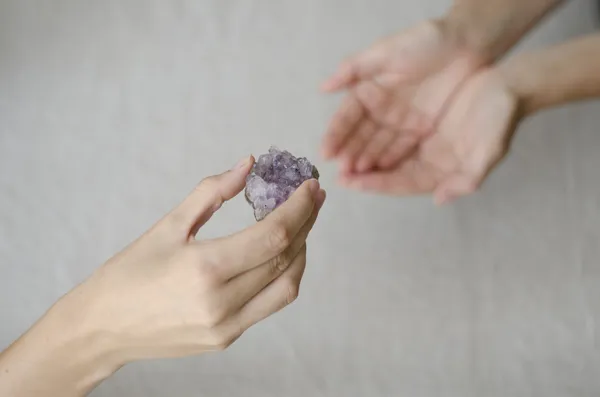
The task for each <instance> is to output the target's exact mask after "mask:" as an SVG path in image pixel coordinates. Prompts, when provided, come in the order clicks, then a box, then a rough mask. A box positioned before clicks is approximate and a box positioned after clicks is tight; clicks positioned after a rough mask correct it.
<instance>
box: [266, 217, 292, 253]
mask: <svg viewBox="0 0 600 397" xmlns="http://www.w3.org/2000/svg"><path fill="white" fill-rule="evenodd" d="M290 241H291V236H290V232H289V231H288V229H287V228H286V227H285V226H284V225H283V224H282V223H276V224H275V225H274V226H273V228H272V229H271V231H270V232H269V236H268V244H269V248H271V249H272V250H274V251H281V250H283V249H285V248H286V247H287V246H288V245H290Z"/></svg>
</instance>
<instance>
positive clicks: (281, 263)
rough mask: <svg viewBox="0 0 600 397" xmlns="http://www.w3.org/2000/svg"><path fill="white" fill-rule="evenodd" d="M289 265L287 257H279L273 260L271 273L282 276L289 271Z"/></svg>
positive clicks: (283, 255) (282, 255)
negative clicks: (286, 270)
mask: <svg viewBox="0 0 600 397" xmlns="http://www.w3.org/2000/svg"><path fill="white" fill-rule="evenodd" d="M288 265H289V260H288V257H287V255H285V254H281V255H277V256H276V257H275V258H273V259H271V272H272V273H273V274H275V275H277V274H281V273H283V272H284V271H285V269H287V267H288Z"/></svg>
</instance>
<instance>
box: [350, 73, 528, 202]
mask: <svg viewBox="0 0 600 397" xmlns="http://www.w3.org/2000/svg"><path fill="white" fill-rule="evenodd" d="M518 110H519V107H518V101H517V98H516V96H515V95H514V94H513V93H512V92H511V91H510V90H509V89H508V88H507V86H506V85H505V83H504V81H503V79H502V76H500V75H499V73H498V72H497V71H495V70H493V69H492V70H484V71H482V72H480V73H478V74H476V75H475V76H473V77H472V78H470V79H469V80H468V81H467V82H466V83H465V84H464V85H463V86H462V88H461V89H460V91H459V92H458V93H457V94H456V96H455V97H454V98H453V100H452V103H451V104H450V105H449V107H448V109H447V110H446V111H445V112H444V115H443V117H442V118H441V119H440V121H439V125H438V126H437V128H436V131H435V133H434V134H433V135H432V136H431V137H429V138H428V139H426V140H425V141H424V142H423V143H422V144H421V145H419V147H418V148H417V149H416V150H415V151H414V152H413V153H411V154H410V155H409V156H408V157H406V158H405V159H404V160H402V161H401V162H400V163H399V164H398V165H397V166H395V167H394V168H393V169H391V170H385V171H384V170H381V171H373V172H368V173H350V174H347V175H345V176H342V179H341V182H342V184H344V185H346V186H348V187H351V188H357V189H360V190H369V191H376V192H379V193H387V194H395V195H413V194H425V193H433V194H434V197H435V200H436V201H437V202H438V203H445V202H448V201H451V200H453V199H456V198H458V197H460V196H464V195H467V194H470V193H472V192H474V191H475V190H476V189H477V188H478V187H479V186H480V185H481V183H482V181H483V180H484V178H485V177H486V176H487V175H488V174H489V173H490V171H491V170H492V169H493V168H494V166H495V165H496V164H497V163H498V162H499V161H500V160H501V159H502V158H503V157H504V155H505V153H506V151H507V149H508V145H509V142H510V139H511V137H512V135H513V132H514V128H515V126H516V122H517V121H518V116H519V113H518Z"/></svg>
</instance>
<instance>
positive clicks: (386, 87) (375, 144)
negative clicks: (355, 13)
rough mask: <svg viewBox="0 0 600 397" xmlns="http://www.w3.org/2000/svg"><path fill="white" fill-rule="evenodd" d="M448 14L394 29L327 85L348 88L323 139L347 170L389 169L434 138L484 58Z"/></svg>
mask: <svg viewBox="0 0 600 397" xmlns="http://www.w3.org/2000/svg"><path fill="white" fill-rule="evenodd" d="M459 41H460V40H459V39H458V38H457V35H455V34H454V33H453V32H452V29H451V28H450V27H449V25H448V24H446V23H444V22H443V21H430V22H426V23H424V24H422V25H419V26H417V27H415V28H412V29H410V30H408V31H406V32H403V33H400V34H398V35H395V36H391V37H389V38H386V39H384V40H382V41H381V42H379V43H377V44H375V45H374V46H372V47H371V48H370V49H368V50H366V51H364V52H362V53H359V54H357V55H355V56H353V57H351V58H350V59H348V60H347V61H345V62H343V63H342V65H341V66H340V67H339V69H338V71H337V72H336V73H335V74H334V75H333V76H332V77H331V78H330V79H329V80H328V81H327V82H325V83H324V85H323V87H322V88H323V90H324V91H326V92H335V91H339V90H343V89H344V90H347V91H348V92H347V95H346V97H345V99H344V100H343V102H342V104H341V105H340V108H339V110H338V111H337V112H336V114H335V115H334V116H333V118H332V120H331V122H330V125H329V128H328V130H327V132H326V134H325V137H324V140H323V143H322V154H323V156H324V157H325V158H328V159H332V158H336V159H338V160H339V161H340V167H341V173H342V174H344V173H348V172H365V171H370V170H372V169H373V168H379V169H388V168H391V167H393V166H394V165H396V164H397V163H398V162H399V161H400V160H401V159H402V158H403V157H404V156H406V155H407V154H408V153H410V152H411V151H412V150H413V149H414V148H415V147H416V146H417V145H418V144H419V143H420V142H422V141H423V140H424V139H425V138H427V137H429V136H430V135H431V133H432V132H433V129H434V127H435V125H436V124H437V122H438V121H439V119H440V117H441V115H442V113H443V111H444V109H445V107H446V106H447V105H448V103H449V100H450V99H451V97H452V95H453V94H454V93H455V92H456V91H457V89H458V88H459V87H460V85H461V84H462V83H463V82H464V81H465V80H466V79H467V78H468V77H470V76H472V75H473V74H474V73H475V72H476V70H477V69H478V68H479V67H480V66H481V65H482V63H483V61H482V60H481V59H479V58H478V57H477V56H475V55H474V54H472V53H470V52H469V51H466V50H465V49H464V46H461V44H460V42H459Z"/></svg>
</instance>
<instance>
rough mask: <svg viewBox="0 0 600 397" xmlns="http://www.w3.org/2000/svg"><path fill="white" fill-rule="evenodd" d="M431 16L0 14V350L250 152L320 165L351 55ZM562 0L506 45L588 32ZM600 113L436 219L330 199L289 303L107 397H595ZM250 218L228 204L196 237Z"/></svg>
mask: <svg viewBox="0 0 600 397" xmlns="http://www.w3.org/2000/svg"><path fill="white" fill-rule="evenodd" d="M446 6H447V1H442V0H427V1H408V0H402V1H400V0H296V1H293V0H279V1H271V0H212V1H209V0H202V1H201V0H196V1H193V0H172V1H166V0H165V1H158V0H145V1H142V0H120V1H117V0H105V1H81V0H54V1H42V0H38V1H34V0H0V346H6V345H8V344H9V343H10V342H11V341H12V340H13V339H14V338H16V337H17V336H18V335H19V334H20V333H22V332H23V331H24V330H25V329H26V328H27V327H28V326H29V325H30V324H31V323H32V322H33V321H35V319H36V318H38V317H39V316H40V315H42V314H43V313H44V311H45V310H46V309H47V308H48V306H49V305H50V304H51V303H52V302H53V301H54V300H55V299H57V298H58V297H59V296H60V295H61V294H63V293H65V292H66V291H68V290H69V289H70V288H71V287H72V286H73V285H75V284H76V283H78V282H79V281H81V280H82V279H84V278H85V277H86V276H87V275H89V274H90V273H91V272H92V270H93V269H94V268H95V267H96V266H98V265H100V264H101V263H102V262H103V261H104V260H106V259H107V258H108V257H110V256H111V255H112V254H113V253H115V252H116V251H118V250H119V249H121V248H122V247H123V246H124V245H126V244H127V243H128V242H129V241H131V240H132V239H134V238H135V237H137V236H138V235H139V234H140V233H142V232H143V231H144V230H145V229H146V228H148V227H149V226H150V225H151V224H152V223H153V222H154V221H155V220H156V219H158V218H159V217H160V216H162V214H163V213H165V212H166V211H167V210H169V209H170V208H171V207H172V206H174V205H175V204H176V203H177V202H178V201H179V200H180V199H181V198H183V197H184V196H185V195H186V194H187V193H188V192H189V191H190V189H191V188H192V187H193V186H194V184H195V183H196V182H197V181H199V180H200V179H201V178H202V177H203V176H206V175H209V174H212V173H218V172H221V171H222V170H224V169H226V168H227V167H229V166H231V165H232V164H233V163H235V161H236V160H237V159H238V158H240V157H242V156H244V155H247V154H249V153H251V152H252V153H254V154H260V153H261V152H263V151H265V150H266V149H267V148H268V147H269V145H271V144H277V145H279V146H281V147H282V148H287V149H290V150H291V151H293V152H295V153H298V154H302V155H306V156H308V157H310V158H311V159H318V157H317V152H318V144H319V140H320V137H321V135H322V132H323V130H324V127H325V125H326V123H327V121H328V118H329V116H330V115H331V113H332V111H333V110H334V109H335V106H336V104H337V102H338V98H335V97H332V98H327V97H324V96H321V95H320V94H318V92H317V87H318V84H319V83H320V82H321V80H322V79H323V78H324V77H326V76H327V75H328V73H329V72H331V71H332V70H333V69H334V67H335V66H336V64H337V62H338V61H339V60H340V59H342V58H343V57H344V56H345V55H347V54H348V53H350V52H352V51H354V50H358V49H360V48H363V47H365V46H366V45H368V44H369V43H371V42H372V41H373V40H375V39H376V38H378V37H379V36H381V35H384V34H387V33H390V32H394V31H396V30H398V29H400V28H403V27H408V26H409V25H412V24H413V23H415V22H417V21H419V20H421V19H423V18H426V17H429V16H435V15H438V14H440V13H441V12H442V11H443V10H444V9H445V7H446ZM595 17H596V13H595V10H594V3H593V2H592V1H586V0H580V1H572V2H570V3H569V4H568V5H567V6H566V7H565V8H564V9H562V10H561V11H560V13H559V14H556V15H555V16H553V17H552V18H551V19H549V20H548V21H547V23H546V24H545V25H544V26H543V28H541V29H539V30H537V31H536V32H535V33H534V34H533V35H531V36H530V37H528V39H527V41H526V42H525V43H524V44H523V45H522V47H521V49H522V48H535V47H539V46H542V45H545V44H549V43H554V42H558V41H561V40H564V39H567V38H570V37H574V36H576V35H578V34H581V33H585V32H590V31H592V30H593V29H594V26H595ZM599 122H600V104H599V103H598V102H588V103H585V104H578V105H574V106H568V107H565V108H562V109H558V110H553V111H550V112H546V113H543V114H540V115H538V116H536V117H535V118H533V119H530V120H528V121H527V122H526V123H524V124H523V125H522V128H521V129H520V133H519V134H518V136H517V139H516V141H515V143H514V149H513V151H512V152H511V155H510V157H509V159H508V161H507V162H506V163H504V164H503V165H502V167H501V168H500V169H499V170H498V172H496V173H494V175H493V176H492V178H490V180H489V183H488V184H487V185H486V186H485V188H484V189H483V191H482V192H481V193H479V194H477V195H476V196H473V197H471V198H468V199H466V200H463V201H460V202H459V203H457V204H456V205H453V206H450V207H447V208H443V209H436V208H434V207H433V206H432V204H431V201H430V200H429V199H427V198H411V199H395V198H383V197H376V196H372V195H365V194H360V193H355V192H348V191H345V190H343V189H340V188H338V187H336V185H335V183H334V182H335V168H334V166H333V165H331V164H323V163H322V162H317V164H318V165H319V167H320V169H321V172H322V175H323V178H322V181H323V184H324V185H325V186H326V187H327V188H328V190H329V200H328V202H327V203H326V207H325V208H324V210H323V212H322V216H321V219H320V221H319V223H318V225H317V227H316V229H315V231H314V233H313V234H312V237H311V240H310V247H309V266H308V268H307V272H306V276H305V279H304V282H303V285H302V291H301V297H300V299H299V300H298V301H297V303H295V304H294V305H293V306H292V307H290V308H289V309H287V310H285V311H284V312H282V313H280V314H278V315H276V316H274V317H272V318H270V319H269V320H267V321H265V322H263V323H261V324H260V325H258V326H256V327H255V328H253V329H252V330H250V331H249V332H248V333H247V334H246V335H245V336H244V337H243V338H242V339H240V340H239V341H238V342H237V343H236V344H235V345H234V346H232V348H231V349H230V350H229V351H227V352H225V353H223V354H219V355H206V356H203V357H197V358H188V359H180V360H160V361H152V362H144V363H137V364H134V365H130V366H127V367H125V368H123V369H122V370H121V371H120V372H119V373H117V374H116V375H115V376H114V377H113V378H111V379H110V380H109V381H107V382H106V383H104V384H102V385H101V386H100V387H99V388H98V389H97V390H96V391H95V392H94V393H93V395H94V396H96V397H102V396H127V397H139V396H261V397H264V396H289V397H295V396H298V397H299V396H314V397H317V396H410V397H421V396H422V397H434V396H435V397H439V396H448V397H450V396H452V397H454V396H457V397H458V396H461V397H463V396H474V397H484V396H485V397H487V396H490V397H492V396H494V397H495V396H498V397H507V396H510V397H518V396H544V397H549V396H567V395H568V396H593V395H598V393H600V376H599V373H600V347H599V346H598V343H597V337H598V332H599V331H598V329H597V327H596V323H597V320H598V319H600V278H599V277H600V263H599V262H600V244H599V234H600V233H599V231H600V212H599V209H600V184H599V176H598V169H600V156H598V149H600V131H599V128H598V124H599ZM252 222H253V220H252V214H251V211H250V209H249V207H247V206H246V204H245V203H244V200H243V199H241V198H238V199H236V200H234V201H233V202H232V203H231V204H229V205H227V206H226V207H225V208H224V209H223V210H222V211H221V212H220V213H219V214H218V215H217V216H216V217H215V218H214V219H213V220H212V221H211V222H210V224H209V225H208V227H207V228H206V229H204V230H203V231H202V235H203V236H217V235H222V234H224V233H229V232H232V231H234V230H237V229H239V228H242V227H244V226H246V225H249V224H251V223H252Z"/></svg>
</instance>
